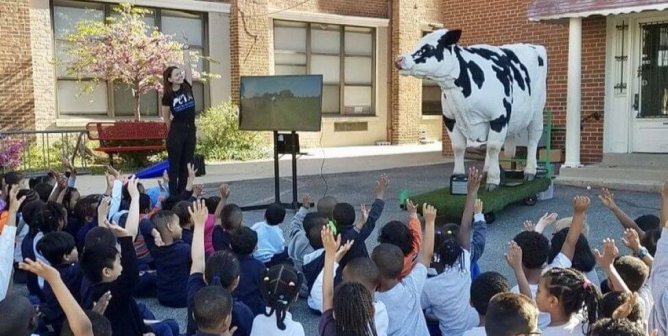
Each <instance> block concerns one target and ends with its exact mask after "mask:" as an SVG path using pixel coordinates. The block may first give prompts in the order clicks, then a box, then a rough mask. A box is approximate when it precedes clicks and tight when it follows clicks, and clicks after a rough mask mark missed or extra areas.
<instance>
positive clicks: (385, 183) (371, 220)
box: [359, 174, 390, 239]
mask: <svg viewBox="0 0 668 336" xmlns="http://www.w3.org/2000/svg"><path fill="white" fill-rule="evenodd" d="M389 186H390V178H389V177H388V176H387V175H385V174H382V175H380V178H379V179H378V181H376V188H375V196H376V199H375V200H374V201H373V204H371V210H370V211H369V216H368V218H367V220H366V223H365V224H364V226H362V227H361V228H360V230H359V232H360V234H359V239H366V238H367V237H369V236H370V235H371V232H373V230H374V229H375V228H376V222H377V221H378V219H379V218H380V215H382V214H383V209H384V208H385V201H384V199H385V192H386V191H387V188H388V187H389Z"/></svg>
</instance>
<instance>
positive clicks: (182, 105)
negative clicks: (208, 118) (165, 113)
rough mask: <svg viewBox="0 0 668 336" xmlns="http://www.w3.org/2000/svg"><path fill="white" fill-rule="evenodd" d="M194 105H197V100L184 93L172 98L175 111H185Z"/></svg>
mask: <svg viewBox="0 0 668 336" xmlns="http://www.w3.org/2000/svg"><path fill="white" fill-rule="evenodd" d="M192 107H195V100H194V99H192V98H190V97H188V96H187V95H185V94H183V93H182V94H180V95H179V96H177V97H174V99H172V111H174V113H179V112H183V111H185V110H187V109H190V108H192Z"/></svg>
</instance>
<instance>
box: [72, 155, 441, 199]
mask: <svg viewBox="0 0 668 336" xmlns="http://www.w3.org/2000/svg"><path fill="white" fill-rule="evenodd" d="M448 162H452V159H450V158H444V157H443V156H442V155H441V143H440V142H436V143H432V144H426V145H399V146H357V147H333V148H313V149H308V150H304V152H303V153H302V154H300V155H299V156H298V158H297V176H311V175H320V174H338V173H351V172H363V171H372V170H383V169H391V168H402V167H415V166H423V165H430V164H439V163H448ZM279 171H280V176H281V177H290V176H291V175H292V164H291V156H290V155H282V156H281V157H280V158H279ZM122 173H123V174H127V173H129V172H122ZM206 173H207V174H206V175H205V176H201V177H198V178H197V180H196V181H197V182H196V183H198V184H210V183H221V182H233V181H241V180H254V179H263V178H271V177H274V161H273V159H266V160H258V161H246V162H225V163H216V164H208V165H207V166H206ZM156 181H157V179H148V180H144V184H145V185H146V186H148V187H150V186H153V185H156V184H157V182H156ZM105 183H106V182H105V180H104V176H103V175H82V176H79V177H78V179H77V188H78V189H79V190H80V192H81V194H82V195H87V194H92V193H100V192H103V191H104V188H105V185H106V184H105Z"/></svg>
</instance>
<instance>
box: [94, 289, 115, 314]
mask: <svg viewBox="0 0 668 336" xmlns="http://www.w3.org/2000/svg"><path fill="white" fill-rule="evenodd" d="M109 301H111V292H110V291H107V292H106V293H104V294H102V296H100V299H98V300H97V302H93V309H91V310H92V311H94V312H96V313H98V314H100V315H104V312H105V311H107V307H108V306H109Z"/></svg>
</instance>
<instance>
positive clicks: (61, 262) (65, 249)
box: [35, 232, 83, 334]
mask: <svg viewBox="0 0 668 336" xmlns="http://www.w3.org/2000/svg"><path fill="white" fill-rule="evenodd" d="M37 250H38V251H39V252H40V253H41V254H42V256H44V258H45V259H46V260H47V261H48V262H49V264H50V266H51V267H54V268H55V269H56V270H57V272H58V273H59V277H60V279H61V281H62V282H63V283H64V284H65V286H66V288H67V289H68V290H69V292H70V293H72V294H71V295H73V296H74V297H75V299H76V298H78V297H79V290H80V289H81V280H82V277H83V275H82V274H81V269H80V268H79V264H78V261H79V253H78V251H77V248H76V244H75V242H74V238H73V237H72V236H71V235H70V234H69V233H67V232H51V233H47V234H46V235H44V237H43V238H42V239H41V240H40V241H39V243H37ZM35 274H37V273H35ZM44 304H45V305H44V306H43V307H45V308H44V309H42V313H43V314H44V319H45V322H46V323H47V324H48V325H50V326H51V327H52V328H53V331H54V333H56V334H59V333H60V330H61V328H62V326H63V321H64V318H65V314H64V312H63V309H62V308H61V306H60V304H59V302H58V299H57V298H56V295H55V293H54V291H53V288H51V286H50V285H49V284H48V283H47V284H45V285H44Z"/></svg>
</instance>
